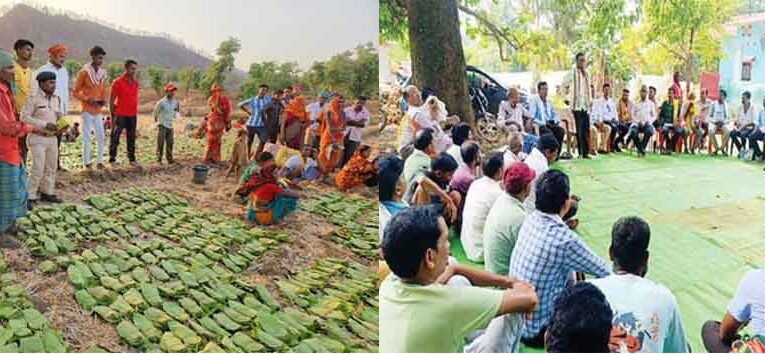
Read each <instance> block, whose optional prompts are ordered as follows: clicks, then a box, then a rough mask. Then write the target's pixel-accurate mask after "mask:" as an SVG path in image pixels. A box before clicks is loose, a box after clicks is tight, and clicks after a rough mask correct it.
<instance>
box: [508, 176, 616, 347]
mask: <svg viewBox="0 0 765 354" xmlns="http://www.w3.org/2000/svg"><path fill="white" fill-rule="evenodd" d="M535 188H536V202H535V206H536V210H534V211H533V212H532V213H530V214H529V215H527V216H526V220H524V222H523V226H521V230H520V231H519V233H518V241H517V242H516V244H515V248H514V249H513V253H512V256H511V257H510V276H514V277H517V278H518V279H521V280H524V281H527V282H529V283H531V285H533V286H534V288H535V289H537V294H538V295H539V309H538V310H537V311H535V312H533V313H532V314H531V321H527V322H526V328H525V329H524V332H523V342H524V344H526V345H528V346H530V347H534V348H541V347H542V344H543V336H544V332H545V331H544V329H545V326H546V325H547V320H548V319H549V318H550V314H551V313H552V307H553V302H554V301H555V298H557V297H558V294H560V293H561V292H562V291H563V289H565V288H566V286H567V284H569V283H570V282H571V281H573V279H572V275H573V274H574V273H575V272H583V273H588V274H592V275H594V276H596V277H599V278H600V277H604V276H606V275H608V274H610V271H609V270H608V266H607V265H606V262H604V261H603V260H602V259H600V257H598V256H597V255H595V253H593V252H592V251H591V250H590V248H589V247H587V245H586V244H585V243H584V241H582V240H581V239H580V238H579V236H577V235H576V234H575V233H574V232H573V231H572V230H570V229H569V227H568V225H566V224H565V223H564V222H563V219H561V217H562V216H563V215H566V214H567V212H568V210H569V208H570V206H571V203H572V198H571V194H570V188H569V180H568V176H566V174H565V173H563V172H561V171H558V170H550V171H547V172H545V173H544V174H542V176H540V177H539V178H538V180H537V182H536V186H535Z"/></svg>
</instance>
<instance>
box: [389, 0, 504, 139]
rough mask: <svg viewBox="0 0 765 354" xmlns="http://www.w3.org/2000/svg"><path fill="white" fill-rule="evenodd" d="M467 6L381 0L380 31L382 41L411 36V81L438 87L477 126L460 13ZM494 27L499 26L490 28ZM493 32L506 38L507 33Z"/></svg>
mask: <svg viewBox="0 0 765 354" xmlns="http://www.w3.org/2000/svg"><path fill="white" fill-rule="evenodd" d="M467 2H468V3H471V4H473V5H474V4H475V3H477V2H478V1H476V0H470V1H467ZM464 9H467V10H470V9H469V8H468V7H466V6H464V5H461V4H458V2H457V1H456V0H421V1H404V0H381V1H380V33H381V36H382V37H383V38H382V39H383V40H390V39H393V40H396V39H400V38H404V37H406V38H408V43H409V47H410V49H411V50H410V53H411V60H412V83H413V84H415V85H417V86H419V87H429V88H431V89H433V90H435V91H436V92H437V93H438V96H439V98H441V99H442V100H443V101H444V103H446V106H447V107H448V109H449V112H454V114H456V115H458V116H459V117H460V119H462V120H463V121H465V122H468V123H469V124H470V125H471V126H475V124H474V123H475V115H474V113H473V107H472V105H471V103H470V96H469V95H468V83H467V75H466V74H465V73H466V66H467V65H466V63H465V54H464V51H463V49H462V35H461V34H460V21H459V13H458V11H459V10H463V11H464ZM493 29H496V26H493V27H489V28H488V30H493ZM493 33H494V34H495V35H496V38H498V40H504V41H506V40H507V38H506V37H507V35H506V33H504V32H501V31H500V30H496V31H493Z"/></svg>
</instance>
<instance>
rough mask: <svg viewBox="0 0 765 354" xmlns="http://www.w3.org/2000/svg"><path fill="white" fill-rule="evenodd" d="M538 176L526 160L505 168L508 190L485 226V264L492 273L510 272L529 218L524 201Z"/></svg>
mask: <svg viewBox="0 0 765 354" xmlns="http://www.w3.org/2000/svg"><path fill="white" fill-rule="evenodd" d="M535 176H536V173H535V172H534V170H532V169H531V168H530V167H529V166H528V165H526V164H525V163H523V162H516V163H514V164H512V165H510V167H508V169H507V170H505V175H504V177H503V184H504V188H505V192H504V193H502V195H501V196H500V197H499V198H497V200H496V201H495V202H494V205H493V206H492V207H491V210H490V211H489V215H488V216H487V217H486V224H485V225H484V229H483V245H484V267H485V269H486V270H487V271H489V272H492V273H494V274H497V275H508V272H509V269H510V255H511V254H513V248H514V247H515V241H516V240H517V239H518V231H519V230H520V229H521V225H523V219H525V218H526V209H525V208H524V207H523V201H524V200H526V197H528V196H529V193H531V181H533V180H534V177H535Z"/></svg>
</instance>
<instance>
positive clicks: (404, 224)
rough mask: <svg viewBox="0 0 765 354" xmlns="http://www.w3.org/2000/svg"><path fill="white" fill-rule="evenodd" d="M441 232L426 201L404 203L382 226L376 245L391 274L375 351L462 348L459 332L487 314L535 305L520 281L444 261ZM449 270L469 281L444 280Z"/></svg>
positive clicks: (383, 289)
mask: <svg viewBox="0 0 765 354" xmlns="http://www.w3.org/2000/svg"><path fill="white" fill-rule="evenodd" d="M447 234H448V233H447V228H446V222H445V221H444V219H443V217H441V216H440V215H439V214H438V212H437V211H436V210H435V209H434V208H433V207H432V206H414V207H411V208H409V209H406V210H404V211H402V212H400V213H398V214H397V215H396V216H395V217H393V219H392V220H391V221H390V223H389V224H388V226H387V228H386V229H385V235H384V237H383V241H382V244H381V248H382V253H383V257H384V258H385V261H386V262H387V264H388V266H389V267H390V269H391V272H392V273H393V274H391V275H389V276H388V277H387V278H386V279H385V281H383V283H382V285H381V286H380V352H462V351H463V347H464V345H465V344H466V343H465V338H466V337H467V336H468V335H471V334H473V333H474V332H475V331H477V330H480V329H483V328H485V327H486V326H487V325H488V324H489V322H490V321H491V320H492V319H493V318H495V317H497V316H501V315H505V314H508V313H514V312H515V313H527V312H530V311H533V310H534V309H535V308H536V305H537V297H536V293H535V292H534V290H533V289H532V288H531V287H530V286H529V285H528V284H526V283H523V282H520V281H517V280H515V279H512V278H510V277H506V276H498V275H494V274H491V273H488V272H484V271H481V270H477V269H472V268H468V267H462V266H459V265H448V258H449V240H448V236H447ZM453 276H462V277H464V278H467V280H469V281H470V283H471V284H473V285H474V286H467V287H458V286H447V285H444V284H445V283H447V282H448V281H449V279H450V278H452V277H453ZM479 286H487V287H496V288H500V289H501V290H497V289H487V288H480V287H479ZM477 340H480V337H479V338H478V339H477Z"/></svg>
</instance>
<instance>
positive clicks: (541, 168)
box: [523, 134, 560, 212]
mask: <svg viewBox="0 0 765 354" xmlns="http://www.w3.org/2000/svg"><path fill="white" fill-rule="evenodd" d="M558 149H560V145H558V141H557V140H555V137H554V136H553V135H552V134H545V135H542V137H540V138H539V145H538V146H537V147H535V148H534V149H532V150H531V153H530V154H529V156H528V157H526V160H524V161H523V162H525V163H526V164H527V165H529V167H531V169H532V170H534V172H535V173H536V177H534V180H533V181H532V182H531V193H530V194H529V196H528V198H526V200H525V201H524V202H523V206H524V207H525V208H526V210H527V211H528V212H531V211H534V210H535V209H536V206H535V203H536V200H537V196H536V183H537V179H538V178H539V176H541V175H542V174H543V173H545V172H547V170H548V169H550V165H551V164H552V163H553V162H555V157H556V156H557V155H558Z"/></svg>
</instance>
